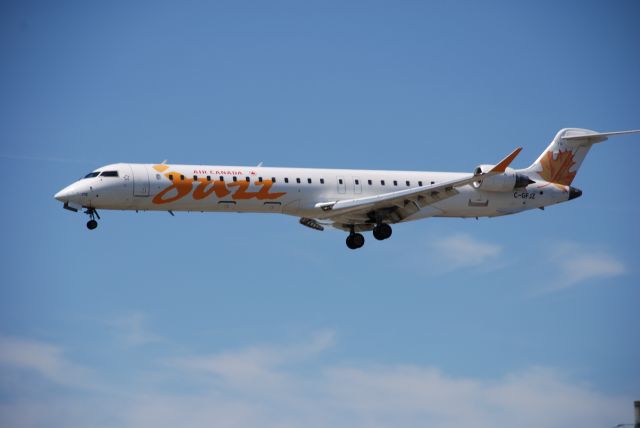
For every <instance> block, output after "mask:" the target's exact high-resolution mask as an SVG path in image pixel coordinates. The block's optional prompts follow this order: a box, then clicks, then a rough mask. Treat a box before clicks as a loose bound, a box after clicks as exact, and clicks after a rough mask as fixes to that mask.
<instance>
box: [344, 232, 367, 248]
mask: <svg viewBox="0 0 640 428" xmlns="http://www.w3.org/2000/svg"><path fill="white" fill-rule="evenodd" d="M363 245H364V236H362V234H360V233H352V234H350V235H349V236H347V247H349V249H351V250H357V249H358V248H360V247H362V246H363Z"/></svg>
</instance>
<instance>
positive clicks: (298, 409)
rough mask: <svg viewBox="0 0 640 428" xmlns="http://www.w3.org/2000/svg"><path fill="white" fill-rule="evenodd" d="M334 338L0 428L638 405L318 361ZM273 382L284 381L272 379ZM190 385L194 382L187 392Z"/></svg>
mask: <svg viewBox="0 0 640 428" xmlns="http://www.w3.org/2000/svg"><path fill="white" fill-rule="evenodd" d="M334 342H335V339H334V334H333V333H331V332H321V333H318V334H316V335H314V336H313V337H311V338H310V339H308V340H306V341H303V342H301V343H293V344H284V345H282V344H280V345H260V346H250V347H247V348H245V349H241V350H238V351H223V352H220V353H217V354H213V355H205V356H198V355H192V356H189V357H185V358H181V359H179V360H174V361H173V363H172V364H169V365H166V364H165V365H160V366H156V370H157V371H161V372H166V371H173V372H174V373H175V374H176V375H178V376H179V377H178V378H179V379H180V380H181V382H182V383H181V387H180V388H178V389H176V385H175V383H174V382H175V380H173V381H172V382H170V383H169V384H168V385H162V384H160V385H158V384H153V385H147V386H146V387H145V386H144V385H142V386H141V385H140V383H141V382H143V379H141V378H134V379H130V382H127V383H126V384H124V385H121V388H120V389H121V390H123V391H127V393H126V394H127V395H126V396H125V395H124V393H121V395H118V394H117V393H116V394H113V395H112V396H109V397H108V398H107V399H106V400H104V399H102V397H101V399H96V396H95V395H92V394H91V393H87V394H84V395H83V396H81V397H74V399H73V400H66V401H65V399H64V398H61V397H58V396H55V395H54V396H52V397H51V399H50V400H49V401H46V402H42V401H37V402H30V401H27V402H10V403H6V402H5V404H3V405H2V408H1V409H0V410H1V411H0V425H5V426H6V425H7V423H11V426H14V427H18V428H20V427H22V426H33V425H37V424H38V423H42V424H45V425H54V426H61V427H71V426H87V425H91V426H96V427H103V426H104V427H106V426H114V425H117V426H121V427H124V428H127V427H137V428H146V427H153V428H162V427H174V426H177V425H180V426H189V427H194V428H198V427H210V426H233V427H236V428H245V427H247V428H249V427H251V428H253V427H255V426H260V427H265V428H270V427H298V426H305V427H307V428H315V427H318V428H319V427H326V426H333V427H338V428H340V427H350V428H352V427H397V426H403V427H409V428H411V427H424V426H437V427H440V428H453V427H459V426H474V427H479V428H489V427H495V426H518V427H523V428H529V427H531V428H534V427H535V428H556V427H558V428H559V427H566V426H581V427H593V428H596V427H598V428H599V427H602V426H613V425H615V424H616V423H619V422H621V421H623V419H624V417H625V416H627V414H628V413H629V407H630V404H631V402H632V400H631V398H630V397H614V396H609V395H606V394H603V393H600V392H598V391H595V390H594V389H592V388H590V387H589V386H588V385H584V384H581V383H577V382H574V381H571V380H570V379H568V378H567V377H565V376H564V375H563V374H562V373H560V372H558V371H556V370H552V369H548V368H540V367H532V368H528V369H524V370H519V371H516V372H512V373H509V374H507V375H505V376H502V377H499V378H495V379H481V378H474V377H470V376H465V377H456V376H452V375H450V374H447V373H444V372H443V371H441V370H439V369H437V368H435V367H430V366H422V365H375V364H373V365H372V364H368V363H364V364H363V363H360V364H322V363H318V357H319V356H320V355H322V353H323V352H326V350H327V349H329V348H330V347H332V346H334ZM2 343H3V347H4V348H6V349H7V350H5V351H3V353H2V362H3V364H10V365H13V366H16V367H26V368H31V369H34V370H36V371H37V372H38V373H40V374H41V375H42V376H43V377H45V378H47V379H54V380H56V381H60V373H61V372H62V373H64V372H66V371H67V369H69V368H71V369H74V368H75V367H77V365H76V364H73V363H71V362H69V361H67V360H65V359H64V358H63V357H61V355H62V351H61V350H60V348H58V347H55V346H51V345H44V344H41V343H34V342H29V341H24V340H18V339H12V340H9V341H7V340H4V341H3V342H2ZM16 344H17V345H16ZM33 355H36V356H37V357H34V356H33ZM309 363H315V364H314V365H311V366H309ZM301 364H302V365H305V364H306V365H305V367H306V368H305V369H304V370H300V365H301ZM72 371H73V370H72ZM185 372H186V374H190V375H187V376H184V374H185ZM181 373H182V374H183V375H182V376H180V374H181ZM265 374H266V375H267V376H266V377H265ZM203 376H204V377H208V376H213V377H216V378H217V379H219V381H218V382H211V383H207V384H205V385H204V387H203V386H202V383H198V378H201V377H203ZM270 376H276V377H281V378H284V379H286V382H280V381H276V382H272V381H271V379H270ZM278 380H279V379H278ZM194 383H198V386H199V387H198V388H195V389H193V388H189V386H191V385H193V384H194ZM134 385H135V386H134ZM185 388H186V389H185ZM177 390H182V391H185V390H187V391H189V392H183V393H179V392H177ZM25 415H28V417H25Z"/></svg>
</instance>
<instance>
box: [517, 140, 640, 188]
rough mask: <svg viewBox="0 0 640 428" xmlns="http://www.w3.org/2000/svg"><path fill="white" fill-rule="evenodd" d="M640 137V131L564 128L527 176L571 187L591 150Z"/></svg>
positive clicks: (527, 172)
mask: <svg viewBox="0 0 640 428" xmlns="http://www.w3.org/2000/svg"><path fill="white" fill-rule="evenodd" d="M635 133H640V130H634V131H618V132H596V131H591V130H589V129H579V128H565V129H561V130H560V131H558V133H557V134H556V136H555V138H554V139H553V141H551V144H550V145H549V147H547V149H546V150H545V151H544V152H542V154H541V155H540V157H538V159H537V160H536V161H535V162H534V163H533V164H532V165H531V166H530V167H529V168H527V169H526V170H525V173H526V174H528V175H530V176H533V177H536V176H537V177H538V178H540V179H542V180H544V181H548V182H550V183H557V184H563V185H565V186H569V185H570V184H571V183H572V182H573V179H574V178H575V176H576V174H577V173H578V168H580V165H582V161H583V160H584V158H585V157H586V156H587V153H589V150H590V149H591V146H593V145H594V144H596V143H601V142H603V141H605V140H607V139H608V137H610V136H614V135H622V134H635Z"/></svg>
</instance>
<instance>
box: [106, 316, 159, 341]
mask: <svg viewBox="0 0 640 428" xmlns="http://www.w3.org/2000/svg"><path fill="white" fill-rule="evenodd" d="M109 325H111V326H112V327H114V328H115V333H116V335H117V336H118V338H119V339H120V340H122V341H123V342H125V343H126V344H127V345H129V346H142V345H148V344H150V343H159V342H163V341H164V339H163V338H162V337H160V336H158V335H157V334H154V333H152V332H151V331H149V329H148V328H147V316H146V314H144V313H142V312H132V313H130V314H127V315H125V316H123V317H120V318H117V319H115V320H113V321H110V322H109Z"/></svg>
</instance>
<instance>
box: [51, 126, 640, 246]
mask: <svg viewBox="0 0 640 428" xmlns="http://www.w3.org/2000/svg"><path fill="white" fill-rule="evenodd" d="M634 133H640V130H631V131H617V132H596V131H592V130H588V129H580V128H565V129H562V130H560V131H559V132H558V133H557V134H556V136H555V138H554V139H553V140H552V141H551V144H550V145H549V146H548V147H547V149H546V150H545V151H544V152H542V154H541V155H540V156H539V157H538V159H536V161H535V162H533V164H531V166H529V167H527V168H524V169H513V168H510V167H509V165H510V164H511V163H512V162H513V160H514V159H515V158H516V156H517V155H518V154H519V153H520V151H521V150H522V148H521V147H519V148H517V149H516V150H514V151H513V152H512V153H511V154H509V155H508V156H507V157H505V158H504V159H502V160H501V161H500V162H498V163H497V164H495V165H484V164H483V165H479V166H478V167H476V168H475V169H474V170H473V172H472V173H459V172H428V171H424V172H423V171H378V170H349V169H310V168H274V167H264V166H262V164H259V165H258V166H256V167H248V166H211V165H173V164H167V163H166V161H165V162H162V163H159V164H135V163H117V164H112V165H107V166H103V167H101V168H98V169H96V170H95V171H93V172H90V173H89V174H87V175H85V176H84V177H83V178H81V179H80V180H78V181H76V182H74V183H72V184H71V185H69V186H67V187H65V188H64V189H62V190H61V191H59V192H58V193H56V194H55V196H54V198H55V199H57V200H58V201H60V202H63V203H64V205H63V207H64V208H65V209H68V210H71V211H75V212H78V211H82V210H84V213H85V214H87V215H89V221H88V222H87V228H88V229H90V230H93V229H95V228H96V227H97V226H98V223H97V221H96V218H98V219H100V215H99V214H98V211H97V210H98V209H100V210H103V209H105V210H135V211H168V212H169V213H170V214H171V215H174V211H201V212H205V211H207V212H209V211H211V212H216V211H223V212H252V213H278V214H287V215H291V216H296V217H298V218H299V222H300V224H302V225H303V226H307V227H309V228H311V229H314V230H318V231H322V230H324V229H325V227H326V226H332V227H334V228H337V229H341V230H343V231H346V232H348V235H347V239H346V244H347V247H348V248H350V249H354V250H355V249H357V248H360V247H362V246H363V245H364V241H365V239H364V236H363V235H362V232H368V231H372V232H373V236H374V238H375V239H377V240H380V241H382V240H385V239H388V238H389V237H391V234H392V228H391V225H393V224H396V223H403V222H407V221H413V220H419V219H424V218H429V217H462V218H474V217H475V218H479V217H496V216H503V215H509V214H516V213H520V212H522V211H526V210H531V209H534V208H539V209H544V208H545V207H548V206H550V205H554V204H558V203H561V202H566V201H570V200H572V199H575V198H578V197H580V196H581V195H582V191H581V190H580V189H578V188H576V187H572V186H571V183H572V182H573V180H574V178H575V176H576V173H577V172H578V169H579V168H580V166H581V164H582V161H583V160H584V158H585V156H586V155H587V153H588V152H589V150H590V149H591V147H592V146H593V144H595V143H600V142H603V141H605V140H607V139H608V137H612V136H618V135H624V134H634Z"/></svg>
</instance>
